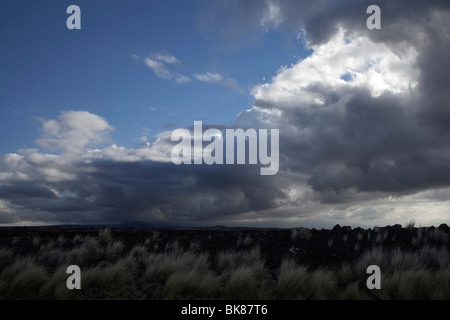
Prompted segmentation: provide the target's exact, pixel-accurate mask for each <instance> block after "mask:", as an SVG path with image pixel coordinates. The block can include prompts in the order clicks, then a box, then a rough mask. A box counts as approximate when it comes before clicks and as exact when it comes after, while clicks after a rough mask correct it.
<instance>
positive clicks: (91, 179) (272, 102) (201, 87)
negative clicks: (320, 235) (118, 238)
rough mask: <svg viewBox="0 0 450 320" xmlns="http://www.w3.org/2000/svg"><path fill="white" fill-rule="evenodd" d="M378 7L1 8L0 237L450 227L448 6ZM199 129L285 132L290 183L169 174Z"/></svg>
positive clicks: (261, 2) (394, 0)
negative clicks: (182, 138) (38, 232)
mask: <svg viewBox="0 0 450 320" xmlns="http://www.w3.org/2000/svg"><path fill="white" fill-rule="evenodd" d="M377 3H378V5H379V6H380V9H381V29H380V30H370V29H368V28H367V26H366V20H367V18H368V15H367V13H366V9H367V7H368V6H369V5H372V4H373V3H372V1H369V0H361V1H353V0H341V1H336V0H321V1H309V0H304V1H302V0H295V1H294V0H228V1H218V0H217V1H215V0H211V1H206V0H198V1H187V0H179V1H175V0H170V1H169V0H164V1H144V0H130V1H125V0H109V1H106V0H104V1H100V0H97V1H86V0H77V1H75V2H72V1H70V2H69V1H56V0H54V1H50V0H43V1H32V0H17V1H12V0H11V1H10V0H6V1H2V2H1V3H0V48H1V49H0V88H1V89H0V225H39V224H60V223H64V224H65V223H76V224H81V223H100V224H115V223H122V222H129V221H145V222H149V223H154V224H158V225H196V226H198V225H217V224H223V225H231V226H262V227H293V226H306V227H332V226H333V225H335V224H337V223H339V224H341V225H351V226H362V227H371V226H374V225H387V224H391V225H392V224H396V223H399V224H403V225H404V224H406V223H408V221H409V220H416V222H417V225H435V226H437V225H439V224H440V223H443V222H448V221H449V220H450V216H449V212H450V211H449V210H448V209H449V202H448V201H449V199H450V154H449V152H448V150H450V128H449V126H448V124H449V123H450V105H449V101H450V93H449V91H448V90H447V84H448V83H450V75H449V73H448V72H445V70H448V66H449V65H450V58H449V57H448V52H449V51H450V36H449V35H450V22H449V21H450V3H449V2H448V1H446V0H430V1H427V2H425V1H421V0H411V1H408V5H405V3H406V2H405V1H401V0H389V1H387V0H380V1H377ZM72 4H76V5H78V6H79V7H80V9H81V30H68V29H67V27H66V20H67V18H68V17H69V14H67V13H66V9H67V7H68V6H69V5H72ZM418 21H420V23H417V22H418ZM195 120H201V121H203V125H204V128H206V127H209V128H211V127H214V128H218V129H220V130H224V129H226V128H232V129H233V128H234V129H237V128H255V129H258V128H260V129H261V128H270V129H278V130H279V148H280V150H279V158H280V159H279V160H280V163H279V171H278V172H277V174H275V175H271V176H261V175H260V174H259V168H258V167H257V166H252V165H234V166H233V165H218V164H216V165H211V166H209V165H206V164H205V163H204V164H201V165H178V166H177V165H175V164H174V163H172V161H171V158H170V155H171V150H172V148H173V146H174V143H173V141H171V139H170V138H171V133H172V132H173V131H174V130H175V129H177V128H187V129H192V126H193V124H194V121H195ZM193 152H194V153H195V152H196V151H195V150H194V151H193Z"/></svg>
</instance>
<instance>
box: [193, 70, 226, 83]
mask: <svg viewBox="0 0 450 320" xmlns="http://www.w3.org/2000/svg"><path fill="white" fill-rule="evenodd" d="M194 77H195V79H197V80H198V81H202V82H219V81H222V80H223V77H222V76H221V75H220V74H218V73H210V72H206V73H196V74H194Z"/></svg>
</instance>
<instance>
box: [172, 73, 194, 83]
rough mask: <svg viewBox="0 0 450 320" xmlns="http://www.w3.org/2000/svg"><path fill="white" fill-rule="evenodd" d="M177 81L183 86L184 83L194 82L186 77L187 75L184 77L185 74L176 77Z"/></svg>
mask: <svg viewBox="0 0 450 320" xmlns="http://www.w3.org/2000/svg"><path fill="white" fill-rule="evenodd" d="M175 81H176V82H177V83H180V84H182V83H186V82H191V81H192V80H191V78H189V77H188V76H185V75H183V74H177V75H176V76H175Z"/></svg>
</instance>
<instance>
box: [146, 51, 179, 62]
mask: <svg viewBox="0 0 450 320" xmlns="http://www.w3.org/2000/svg"><path fill="white" fill-rule="evenodd" d="M152 57H154V58H155V59H156V60H159V61H162V62H165V63H168V64H174V63H180V61H179V60H178V59H177V58H176V57H174V56H171V55H170V54H166V53H158V54H156V55H152Z"/></svg>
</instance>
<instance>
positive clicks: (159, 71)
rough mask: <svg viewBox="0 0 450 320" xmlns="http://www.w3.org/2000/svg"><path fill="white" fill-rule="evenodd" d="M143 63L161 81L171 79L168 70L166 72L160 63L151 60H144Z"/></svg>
mask: <svg viewBox="0 0 450 320" xmlns="http://www.w3.org/2000/svg"><path fill="white" fill-rule="evenodd" d="M144 62H145V64H146V65H147V66H148V67H149V68H150V69H152V70H153V72H154V73H155V74H156V76H157V77H158V78H161V79H171V78H172V73H171V72H170V71H169V70H167V69H166V68H165V67H164V65H163V64H162V63H161V62H159V61H156V60H153V59H151V58H145V60H144Z"/></svg>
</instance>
